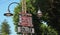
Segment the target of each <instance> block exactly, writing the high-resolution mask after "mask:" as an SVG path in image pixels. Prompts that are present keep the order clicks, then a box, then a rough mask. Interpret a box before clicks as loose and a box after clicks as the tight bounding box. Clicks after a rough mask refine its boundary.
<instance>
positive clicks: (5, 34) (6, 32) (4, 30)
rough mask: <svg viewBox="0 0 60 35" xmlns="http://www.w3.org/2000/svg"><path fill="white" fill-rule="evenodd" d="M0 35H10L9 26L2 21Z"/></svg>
mask: <svg viewBox="0 0 60 35" xmlns="http://www.w3.org/2000/svg"><path fill="white" fill-rule="evenodd" d="M1 34H2V35H9V34H10V26H9V24H8V23H7V22H6V21H4V22H3V23H2V25H1Z"/></svg>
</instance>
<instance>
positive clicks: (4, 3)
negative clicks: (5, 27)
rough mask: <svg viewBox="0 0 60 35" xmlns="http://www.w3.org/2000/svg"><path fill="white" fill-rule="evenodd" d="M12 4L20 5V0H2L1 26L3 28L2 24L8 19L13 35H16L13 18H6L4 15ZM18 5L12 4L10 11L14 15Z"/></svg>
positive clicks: (0, 1)
mask: <svg viewBox="0 0 60 35" xmlns="http://www.w3.org/2000/svg"><path fill="white" fill-rule="evenodd" d="M12 2H18V3H19V2H20V0H0V26H1V23H2V22H3V21H4V20H5V19H6V20H7V21H8V24H9V25H10V30H11V35H16V32H15V26H14V24H13V19H12V17H6V16H4V13H6V12H7V9H8V6H9V4H10V3H12ZM16 5H17V4H12V5H11V6H10V8H9V9H10V11H11V13H13V10H14V8H15V6H16Z"/></svg>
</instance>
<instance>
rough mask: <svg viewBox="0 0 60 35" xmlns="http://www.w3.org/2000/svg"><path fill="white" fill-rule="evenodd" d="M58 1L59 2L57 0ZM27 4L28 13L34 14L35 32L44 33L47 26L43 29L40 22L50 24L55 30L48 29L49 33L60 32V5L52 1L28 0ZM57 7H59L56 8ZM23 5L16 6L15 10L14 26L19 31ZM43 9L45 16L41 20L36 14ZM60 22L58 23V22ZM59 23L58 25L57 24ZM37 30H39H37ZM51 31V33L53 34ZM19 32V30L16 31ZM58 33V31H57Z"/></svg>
mask: <svg viewBox="0 0 60 35" xmlns="http://www.w3.org/2000/svg"><path fill="white" fill-rule="evenodd" d="M56 1H57V0H56ZM26 2H27V3H26V4H27V12H29V13H31V14H32V18H33V25H34V28H35V32H36V33H38V35H39V33H40V32H42V31H41V30H43V29H44V30H45V26H44V25H43V27H42V29H41V28H40V25H41V23H40V20H44V21H47V22H48V25H50V26H51V27H53V28H54V29H50V27H47V30H48V32H50V31H51V30H52V31H55V29H56V30H58V31H59V30H60V28H59V27H60V24H59V23H60V19H59V18H60V17H59V16H58V15H59V13H60V8H59V6H58V5H59V3H57V4H58V5H57V4H56V3H54V2H55V1H54V2H53V3H52V1H50V0H26ZM57 2H59V1H57ZM56 5H57V6H56ZM21 6H22V5H21V3H20V5H19V6H16V7H15V9H14V17H13V20H14V24H15V26H16V29H17V24H18V22H19V16H18V15H19V12H21ZM39 8H40V9H41V11H42V13H43V16H42V18H40V20H39V19H38V17H37V14H36V12H37V11H38V9H39ZM57 20H58V21H57ZM56 23H57V24H56ZM36 28H37V29H36ZM52 31H51V32H52ZM16 32H17V30H16ZM55 32H56V31H55Z"/></svg>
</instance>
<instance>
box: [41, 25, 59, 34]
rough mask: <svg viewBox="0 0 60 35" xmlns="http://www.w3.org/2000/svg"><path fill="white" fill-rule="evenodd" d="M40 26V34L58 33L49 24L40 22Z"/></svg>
mask: <svg viewBox="0 0 60 35" xmlns="http://www.w3.org/2000/svg"><path fill="white" fill-rule="evenodd" d="M40 28H41V30H42V35H58V33H57V31H56V30H55V29H53V28H51V27H50V26H46V25H44V24H41V26H40Z"/></svg>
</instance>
